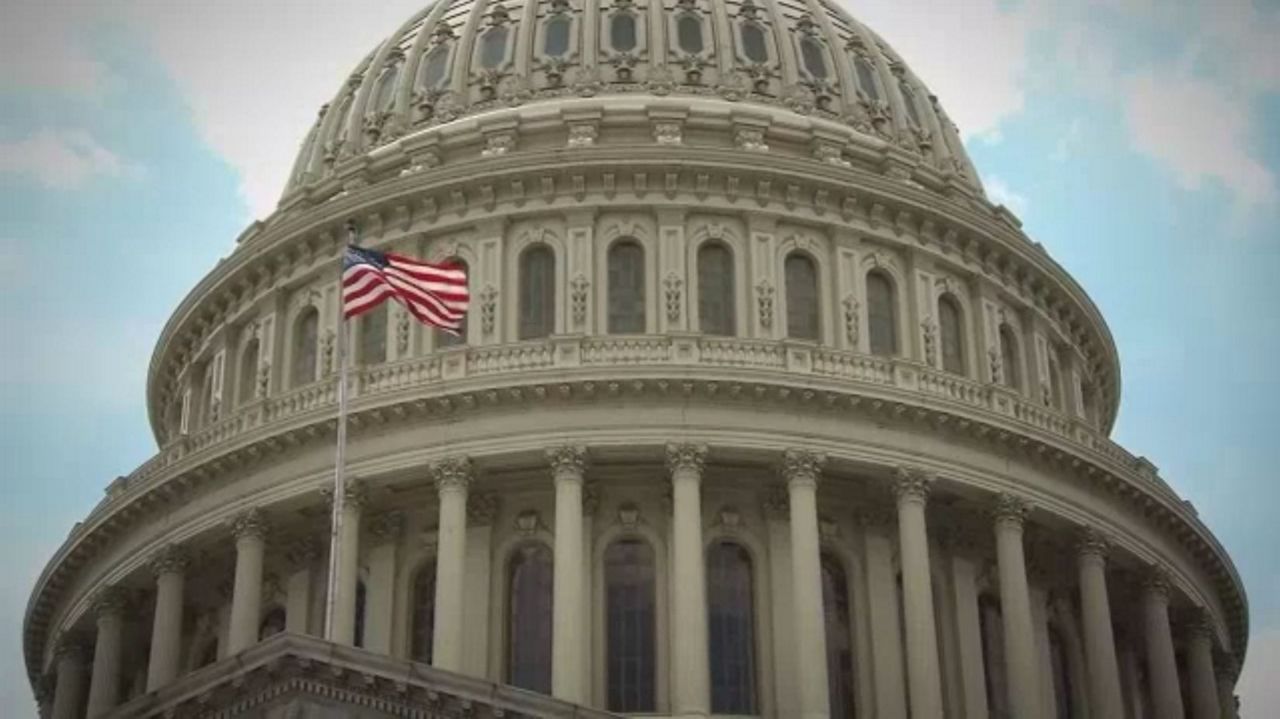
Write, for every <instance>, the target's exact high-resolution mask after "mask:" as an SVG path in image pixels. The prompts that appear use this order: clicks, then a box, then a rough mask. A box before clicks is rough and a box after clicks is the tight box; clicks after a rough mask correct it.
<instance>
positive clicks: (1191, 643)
mask: <svg viewBox="0 0 1280 719" xmlns="http://www.w3.org/2000/svg"><path fill="white" fill-rule="evenodd" d="M1187 669H1188V671H1189V672H1190V673H1191V677H1190V678H1191V717H1192V719H1222V707H1221V706H1220V705H1219V704H1218V682H1217V680H1216V678H1215V675H1214V672H1213V625H1212V624H1211V623H1210V621H1209V614H1208V612H1207V611H1206V610H1205V609H1203V608H1201V609H1200V610H1199V612H1198V616H1197V617H1196V618H1195V621H1194V622H1193V623H1192V625H1191V631H1190V634H1189V636H1188V637H1187Z"/></svg>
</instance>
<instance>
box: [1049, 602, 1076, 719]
mask: <svg viewBox="0 0 1280 719" xmlns="http://www.w3.org/2000/svg"><path fill="white" fill-rule="evenodd" d="M1070 666H1071V665H1070V664H1069V663H1068V662H1067V645H1066V643H1064V642H1063V641H1062V633H1061V632H1059V631H1058V628H1057V627H1056V626H1054V625H1052V624H1050V625H1049V667H1050V670H1051V671H1052V673H1053V706H1054V717H1055V719H1071V717H1073V716H1075V711H1074V707H1073V706H1072V705H1071V694H1072V691H1073V690H1074V689H1073V687H1072V684H1071V670H1070Z"/></svg>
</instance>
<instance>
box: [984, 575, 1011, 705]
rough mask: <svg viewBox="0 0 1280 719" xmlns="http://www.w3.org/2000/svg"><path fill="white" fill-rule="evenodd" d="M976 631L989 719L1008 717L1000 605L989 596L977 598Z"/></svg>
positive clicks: (1002, 621)
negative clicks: (979, 645)
mask: <svg viewBox="0 0 1280 719" xmlns="http://www.w3.org/2000/svg"><path fill="white" fill-rule="evenodd" d="M978 630H979V632H981V634H982V673H983V676H984V677H986V686H987V706H988V707H989V708H990V710H991V716H993V717H1007V716H1009V701H1008V696H1009V693H1008V688H1007V687H1006V686H1005V683H1006V679H1005V669H1004V666H1005V665H1004V619H1003V618H1002V617H1001V613H1000V602H999V600H997V599H995V598H994V597H992V596H991V595H989V594H983V595H981V596H979V597H978Z"/></svg>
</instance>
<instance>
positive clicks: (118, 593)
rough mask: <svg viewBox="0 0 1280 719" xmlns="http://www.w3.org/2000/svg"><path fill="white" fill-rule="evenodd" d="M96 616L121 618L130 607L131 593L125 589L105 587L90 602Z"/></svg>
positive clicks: (95, 593)
mask: <svg viewBox="0 0 1280 719" xmlns="http://www.w3.org/2000/svg"><path fill="white" fill-rule="evenodd" d="M89 605H90V606H91V607H92V611H93V614H94V616H97V617H104V616H116V617H118V616H120V615H121V614H124V610H125V608H126V607H128V605H129V592H128V591H127V590H126V589H124V588H123V587H117V586H110V587H103V588H101V589H99V590H98V591H96V592H94V594H93V596H92V597H91V598H90V600H89Z"/></svg>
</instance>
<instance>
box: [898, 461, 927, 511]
mask: <svg viewBox="0 0 1280 719" xmlns="http://www.w3.org/2000/svg"><path fill="white" fill-rule="evenodd" d="M933 480H934V475H933V473H931V472H927V471H925V470H924V469H921V468H920V467H906V466H902V465H899V466H898V467H897V468H895V469H894V470H893V494H894V496H895V497H897V499H898V504H904V503H907V502H919V503H920V504H924V503H925V502H927V501H929V491H930V488H931V487H932V485H933Z"/></svg>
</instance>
